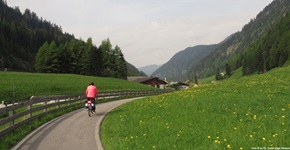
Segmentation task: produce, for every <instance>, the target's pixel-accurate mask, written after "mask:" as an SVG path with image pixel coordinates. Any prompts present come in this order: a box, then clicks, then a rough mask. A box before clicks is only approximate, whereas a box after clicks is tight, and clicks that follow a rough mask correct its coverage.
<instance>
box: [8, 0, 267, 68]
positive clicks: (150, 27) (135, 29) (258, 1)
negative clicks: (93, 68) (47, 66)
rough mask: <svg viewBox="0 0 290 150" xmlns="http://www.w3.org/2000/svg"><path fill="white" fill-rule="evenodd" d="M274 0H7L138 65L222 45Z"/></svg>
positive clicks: (162, 61)
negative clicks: (194, 48) (106, 41)
mask: <svg viewBox="0 0 290 150" xmlns="http://www.w3.org/2000/svg"><path fill="white" fill-rule="evenodd" d="M271 2H272V0H7V4H8V6H11V7H14V6H19V8H20V10H21V11H22V12H23V11H24V10H25V9H26V8H28V9H30V10H31V11H33V12H35V13H36V14H37V15H38V17H39V18H40V17H42V18H43V19H45V20H48V21H50V22H52V23H55V24H57V25H59V26H61V27H62V29H63V32H68V33H70V34H74V36H75V37H76V38H78V39H80V38H82V39H83V40H84V41H86V40H87V39H88V38H89V37H91V38H92V39H93V42H94V44H95V45H96V46H97V47H98V46H99V45H100V43H101V42H102V41H103V40H104V39H107V38H109V39H110V41H111V43H112V45H113V46H115V45H118V46H119V47H120V48H121V49H122V52H123V54H124V55H125V59H126V60H127V61H128V62H129V63H131V64H133V65H134V66H136V67H138V68H139V67H143V66H146V65H151V64H157V65H160V64H164V63H166V62H167V61H168V60H169V59H170V58H171V57H172V56H173V55H174V54H176V53H177V52H179V51H181V50H184V49H185V48H187V47H192V46H195V45H202V44H216V43H219V42H221V41H222V40H224V39H225V38H226V37H227V36H229V35H230V34H232V33H235V32H237V31H240V30H241V29H242V27H243V26H244V25H245V24H247V23H248V22H249V21H250V19H253V18H255V17H256V15H257V14H258V13H259V12H260V11H262V10H263V9H264V8H265V7H266V6H267V5H268V4H270V3H271Z"/></svg>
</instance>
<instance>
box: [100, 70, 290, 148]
mask: <svg viewBox="0 0 290 150" xmlns="http://www.w3.org/2000/svg"><path fill="white" fill-rule="evenodd" d="M289 74H290V67H285V68H278V69H275V70H273V71H271V72H269V73H266V74H263V75H255V76H250V77H243V78H240V79H238V80H227V81H223V82H218V83H215V84H207V85H204V86H200V87H198V88H195V89H191V90H186V91H179V92H174V93H169V94H163V95H159V96H155V97H150V98H146V99H142V100H137V101H134V102H131V103H127V104H125V105H122V106H121V107H118V108H116V109H115V110H113V111H112V112H110V113H109V114H108V115H107V117H106V118H105V120H104V122H103V125H102V127H101V135H102V141H103V144H104V147H105V149H107V150H110V149H202V150H208V149H246V150H247V149H258V148H263V147H266V148H274V147H276V148H279V147H280V148H282V147H288V148H290V145H289V144H290V77H289Z"/></svg>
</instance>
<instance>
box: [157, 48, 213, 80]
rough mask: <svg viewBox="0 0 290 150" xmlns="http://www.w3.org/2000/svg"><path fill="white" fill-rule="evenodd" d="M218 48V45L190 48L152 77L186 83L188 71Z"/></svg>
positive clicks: (179, 53)
mask: <svg viewBox="0 0 290 150" xmlns="http://www.w3.org/2000/svg"><path fill="white" fill-rule="evenodd" d="M216 47H217V45H216V44H213V45H199V46H195V47H188V48H186V49H185V50H183V51H180V52H178V53H177V54H175V55H174V56H173V57H172V58H171V59H170V60H169V61H168V62H167V63H165V64H164V65H162V66H161V67H160V68H158V69H157V70H156V71H154V72H153V73H152V76H157V77H160V78H162V79H164V78H166V79H167V80H168V81H170V80H173V81H184V80H186V79H187V76H188V69H189V68H190V67H191V66H193V65H195V64H196V63H198V62H199V61H200V60H202V59H203V58H204V57H206V56H207V55H209V54H210V53H211V52H212V51H213V50H215V48H216Z"/></svg>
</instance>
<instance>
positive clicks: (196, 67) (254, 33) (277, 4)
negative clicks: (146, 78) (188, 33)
mask: <svg viewBox="0 0 290 150" xmlns="http://www.w3.org/2000/svg"><path fill="white" fill-rule="evenodd" d="M288 12H290V0H273V2H272V3H271V4H269V5H268V6H266V7H265V8H264V9H263V11H261V12H260V13H259V14H258V15H257V16H256V18H254V19H251V20H250V22H249V23H248V24H246V25H245V26H244V27H243V28H242V30H241V31H239V32H236V33H233V34H232V35H230V36H229V37H227V38H226V39H225V40H224V41H222V42H220V43H219V44H217V45H204V46H195V47H191V48H187V49H186V50H184V51H181V52H178V53H177V54H175V55H174V56H173V57H172V58H171V59H170V60H169V61H168V62H167V63H165V64H164V65H163V66H161V67H160V68H159V69H157V70H156V71H155V72H154V73H153V74H152V75H153V76H157V77H160V78H165V77H166V78H167V80H175V81H183V80H186V79H194V78H195V75H198V77H199V78H203V77H207V76H212V75H215V74H216V73H217V72H218V71H223V70H225V66H226V65H228V66H230V69H231V70H235V69H237V68H240V67H242V65H243V61H244V58H245V49H246V47H247V46H248V45H249V44H250V43H253V42H254V41H256V40H258V39H261V38H263V37H264V36H265V35H266V33H268V32H270V31H271V30H272V28H273V27H274V26H275V25H276V24H277V23H278V22H279V21H280V20H281V18H282V17H284V16H286V14H287V13H288ZM270 48H271V47H268V49H270ZM198 49H199V50H198ZM261 55H262V54H261ZM261 55H260V56H259V57H261ZM255 59H260V58H255Z"/></svg>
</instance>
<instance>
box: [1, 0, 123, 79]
mask: <svg viewBox="0 0 290 150" xmlns="http://www.w3.org/2000/svg"><path fill="white" fill-rule="evenodd" d="M0 62H1V66H0V67H1V69H2V70H3V68H9V69H10V68H11V69H16V70H21V71H30V72H34V71H35V72H43V73H74V74H82V75H93V76H104V77H116V78H121V79H126V76H127V67H126V61H125V58H124V55H123V54H122V51H121V48H120V47H119V46H115V47H113V46H112V44H111V42H110V40H109V39H105V40H103V41H102V44H101V45H100V46H99V47H96V46H94V45H93V43H92V39H91V38H88V39H87V41H86V42H85V41H83V40H82V39H76V38H75V37H74V35H71V34H68V33H63V32H62V28H61V27H60V26H58V25H56V24H54V23H51V22H50V21H46V20H44V19H43V18H39V17H38V16H37V14H36V13H35V12H32V11H31V10H29V9H26V10H25V11H24V12H23V13H21V12H20V9H19V7H14V8H11V7H8V6H7V3H6V1H4V0H0Z"/></svg>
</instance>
